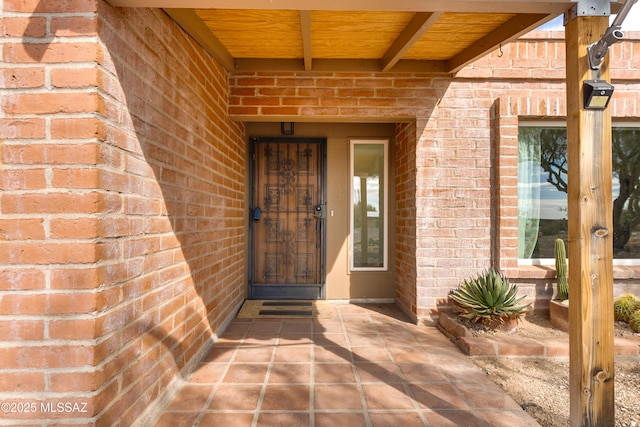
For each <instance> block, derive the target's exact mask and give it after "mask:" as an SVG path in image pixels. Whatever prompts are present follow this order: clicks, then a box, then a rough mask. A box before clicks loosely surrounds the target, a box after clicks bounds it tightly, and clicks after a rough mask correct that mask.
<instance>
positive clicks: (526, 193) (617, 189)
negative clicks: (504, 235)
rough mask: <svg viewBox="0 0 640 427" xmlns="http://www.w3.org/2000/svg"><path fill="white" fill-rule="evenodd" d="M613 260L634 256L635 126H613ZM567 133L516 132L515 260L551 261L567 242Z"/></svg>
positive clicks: (638, 195)
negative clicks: (559, 241) (557, 243)
mask: <svg viewBox="0 0 640 427" xmlns="http://www.w3.org/2000/svg"><path fill="white" fill-rule="evenodd" d="M612 145H613V148H612V150H613V153H612V154H613V156H612V157H613V199H614V200H613V229H614V230H613V254H614V255H613V256H614V258H617V259H619V260H620V259H638V258H640V126H636V127H632V126H622V125H614V126H613V133H612ZM567 172H568V169H567V133H566V128H565V127H564V125H557V126H554V125H549V124H540V123H538V124H534V123H532V124H526V125H522V124H521V126H520V128H519V131H518V258H520V259H550V258H553V245H554V241H555V239H557V238H562V239H564V240H565V243H566V242H567V220H568V215H567Z"/></svg>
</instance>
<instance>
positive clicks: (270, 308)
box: [237, 300, 333, 319]
mask: <svg viewBox="0 0 640 427" xmlns="http://www.w3.org/2000/svg"><path fill="white" fill-rule="evenodd" d="M237 317H238V319H330V318H331V317H333V312H332V311H331V307H330V306H329V303H328V302H327V301H309V300H304V301H303V300H286V301H280V300H246V301H245V302H244V304H243V305H242V308H241V309H240V311H239V312H238V316H237Z"/></svg>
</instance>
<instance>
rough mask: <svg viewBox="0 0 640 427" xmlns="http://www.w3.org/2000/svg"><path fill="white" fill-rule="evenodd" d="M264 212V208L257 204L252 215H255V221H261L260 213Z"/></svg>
mask: <svg viewBox="0 0 640 427" xmlns="http://www.w3.org/2000/svg"><path fill="white" fill-rule="evenodd" d="M261 213H262V209H260V206H256V207H255V208H254V209H253V213H252V214H251V216H252V217H253V220H254V221H260V214H261Z"/></svg>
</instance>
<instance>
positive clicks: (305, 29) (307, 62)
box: [300, 10, 313, 71]
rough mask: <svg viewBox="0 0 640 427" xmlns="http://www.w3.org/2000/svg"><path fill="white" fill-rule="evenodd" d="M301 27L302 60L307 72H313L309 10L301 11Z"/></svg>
mask: <svg viewBox="0 0 640 427" xmlns="http://www.w3.org/2000/svg"><path fill="white" fill-rule="evenodd" d="M300 27H301V29H302V58H303V60H304V69H305V71H311V68H312V66H313V64H312V60H313V57H312V52H311V12H310V11H308V10H301V11H300Z"/></svg>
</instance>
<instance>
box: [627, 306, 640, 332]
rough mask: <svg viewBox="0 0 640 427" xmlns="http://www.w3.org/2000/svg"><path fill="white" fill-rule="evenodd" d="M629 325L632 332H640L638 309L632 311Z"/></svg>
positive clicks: (639, 311)
mask: <svg viewBox="0 0 640 427" xmlns="http://www.w3.org/2000/svg"><path fill="white" fill-rule="evenodd" d="M629 327H630V328H631V330H632V331H633V332H640V309H639V310H636V311H634V312H633V314H632V315H631V317H630V318H629Z"/></svg>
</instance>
